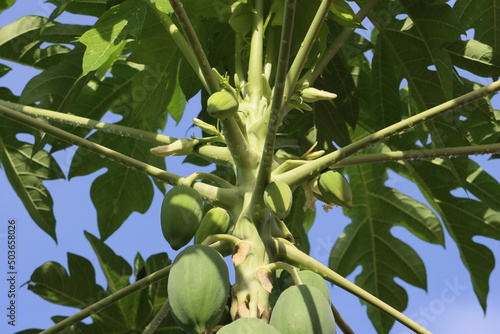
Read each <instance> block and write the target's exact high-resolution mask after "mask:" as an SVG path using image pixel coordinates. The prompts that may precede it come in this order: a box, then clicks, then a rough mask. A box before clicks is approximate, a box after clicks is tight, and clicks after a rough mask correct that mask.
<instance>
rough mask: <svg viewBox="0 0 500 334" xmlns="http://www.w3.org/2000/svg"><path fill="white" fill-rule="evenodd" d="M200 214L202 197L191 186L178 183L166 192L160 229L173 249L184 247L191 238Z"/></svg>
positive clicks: (198, 223)
mask: <svg viewBox="0 0 500 334" xmlns="http://www.w3.org/2000/svg"><path fill="white" fill-rule="evenodd" d="M202 215H203V199H202V198H201V196H200V194H199V193H198V192H197V191H196V190H194V189H193V188H191V187H188V186H185V185H178V186H175V187H173V188H172V189H171V190H170V191H168V192H167V194H166V195H165V198H164V199H163V203H162V205H161V229H162V232H163V236H164V237H165V240H167V242H168V243H169V244H170V246H171V247H172V248H173V249H175V250H177V249H179V248H181V247H184V246H185V245H187V243H188V242H189V241H190V240H191V239H192V238H193V236H194V235H195V233H196V230H197V229H198V226H199V225H200V222H201V218H202Z"/></svg>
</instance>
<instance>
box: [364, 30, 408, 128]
mask: <svg viewBox="0 0 500 334" xmlns="http://www.w3.org/2000/svg"><path fill="white" fill-rule="evenodd" d="M370 77H371V85H370V88H371V89H370V92H371V94H370V102H371V103H370V105H371V106H372V108H371V109H370V111H369V112H367V113H366V114H367V115H368V116H369V117H370V124H371V126H372V128H373V129H382V128H385V127H387V126H389V125H391V124H394V123H396V122H399V121H400V120H401V115H402V108H401V102H400V101H401V100H400V97H399V84H400V82H401V77H400V70H399V67H398V66H397V62H396V59H395V58H394V55H393V54H392V53H391V52H390V49H389V47H388V45H387V44H386V40H385V39H384V38H377V41H376V44H375V49H374V50H373V62H372V71H371V76H370Z"/></svg>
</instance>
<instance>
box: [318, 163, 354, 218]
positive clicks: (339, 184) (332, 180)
mask: <svg viewBox="0 0 500 334" xmlns="http://www.w3.org/2000/svg"><path fill="white" fill-rule="evenodd" d="M318 188H319V191H320V192H321V195H323V197H324V198H325V199H326V200H327V201H328V203H331V204H335V205H339V206H345V207H347V208H349V209H350V208H352V190H351V186H350V185H349V182H347V180H346V178H345V177H344V176H343V175H342V174H340V173H339V172H337V171H334V170H329V171H327V172H325V173H323V174H321V175H320V176H319V179H318Z"/></svg>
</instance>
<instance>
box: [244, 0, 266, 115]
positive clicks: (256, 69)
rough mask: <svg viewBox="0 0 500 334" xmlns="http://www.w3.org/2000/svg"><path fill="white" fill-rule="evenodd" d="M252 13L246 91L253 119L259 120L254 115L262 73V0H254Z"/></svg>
mask: <svg viewBox="0 0 500 334" xmlns="http://www.w3.org/2000/svg"><path fill="white" fill-rule="evenodd" d="M253 3H254V11H253V23H252V24H253V27H252V39H251V41H250V57H249V60H248V90H249V94H250V101H251V104H252V107H253V109H254V111H255V112H254V114H253V115H250V117H253V118H260V117H262V115H260V114H257V115H255V113H256V112H257V111H258V110H259V103H260V99H261V97H262V79H261V75H262V71H263V66H264V63H263V50H264V3H263V0H255V1H253Z"/></svg>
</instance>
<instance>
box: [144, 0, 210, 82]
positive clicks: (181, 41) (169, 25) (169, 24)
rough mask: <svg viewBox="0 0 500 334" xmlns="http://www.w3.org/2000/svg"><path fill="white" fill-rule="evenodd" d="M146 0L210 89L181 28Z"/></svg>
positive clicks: (149, 0)
mask: <svg viewBox="0 0 500 334" xmlns="http://www.w3.org/2000/svg"><path fill="white" fill-rule="evenodd" d="M145 1H146V2H147V3H148V5H150V7H151V8H152V9H153V11H154V13H155V14H156V15H157V16H158V18H160V21H161V23H162V24H163V26H164V27H165V29H166V30H167V31H168V33H169V34H170V36H171V37H172V39H173V40H174V42H175V44H176V45H177V47H179V49H180V50H181V52H182V53H183V54H184V57H186V60H187V61H188V63H189V64H190V65H191V67H192V68H193V70H194V71H195V73H196V75H197V76H198V78H199V79H200V81H201V83H202V84H203V86H204V87H205V89H206V90H207V91H208V90H209V87H208V84H207V80H206V78H205V76H204V73H203V70H202V68H201V66H200V63H199V62H198V59H197V57H196V55H195V52H194V50H193V48H192V47H191V45H189V43H188V42H187V41H186V39H185V38H184V36H183V35H182V33H181V32H180V31H179V28H178V27H177V26H176V25H175V24H174V22H173V21H172V19H171V18H170V16H169V15H168V14H166V13H163V12H161V11H160V10H159V9H158V8H157V7H156V5H155V4H153V3H151V0H145Z"/></svg>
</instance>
